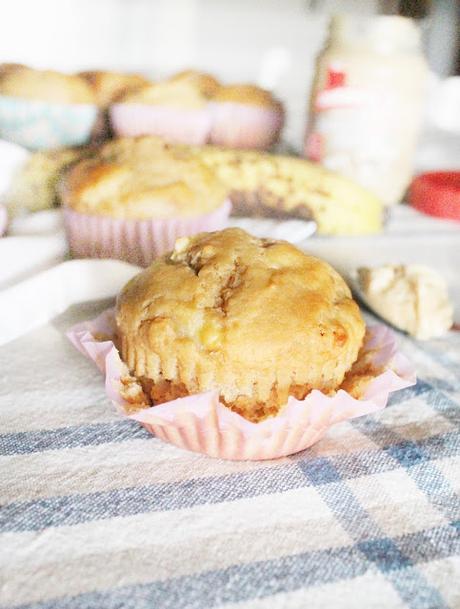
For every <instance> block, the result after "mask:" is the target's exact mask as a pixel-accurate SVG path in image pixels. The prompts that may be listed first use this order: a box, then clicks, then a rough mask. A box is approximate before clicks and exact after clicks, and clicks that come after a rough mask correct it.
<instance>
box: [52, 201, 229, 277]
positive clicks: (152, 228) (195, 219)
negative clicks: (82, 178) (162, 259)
mask: <svg viewBox="0 0 460 609" xmlns="http://www.w3.org/2000/svg"><path fill="white" fill-rule="evenodd" d="M230 210H231V203H230V202H229V201H224V203H223V204H222V205H221V206H220V207H218V208H217V209H215V210H213V211H212V212H209V213H207V214H201V215H199V216H191V217H185V218H165V219H151V220H150V219H148V220H128V219H123V218H121V219H120V218H109V217H108V216H98V215H90V214H82V213H80V212H76V211H74V210H72V209H70V208H64V225H65V229H66V233H67V239H68V241H69V247H70V252H71V253H72V254H73V255H74V256H77V257H79V258H117V259H119V260H125V261H126V262H130V263H131V264H137V265H140V266H147V265H148V264H150V263H151V262H152V260H153V259H154V258H156V257H157V256H159V255H160V254H163V253H164V252H166V251H168V250H170V249H172V248H173V247H174V243H175V241H176V239H177V238H178V237H186V236H188V235H194V234H196V233H199V232H202V231H214V230H220V229H221V228H224V227H225V225H226V222H227V219H228V216H229V214H230Z"/></svg>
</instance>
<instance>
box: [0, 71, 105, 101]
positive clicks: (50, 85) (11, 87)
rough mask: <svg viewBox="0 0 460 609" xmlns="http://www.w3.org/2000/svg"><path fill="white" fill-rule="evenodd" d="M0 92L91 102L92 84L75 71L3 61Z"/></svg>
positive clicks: (30, 96) (35, 98) (27, 96)
mask: <svg viewBox="0 0 460 609" xmlns="http://www.w3.org/2000/svg"><path fill="white" fill-rule="evenodd" d="M0 95H11V96H13V97H23V98H27V99H34V100H39V101H46V102H51V103H53V102H54V103H64V104H91V103H94V94H93V92H92V90H91V87H90V86H89V85H88V83H87V82H86V81H85V80H84V79H83V78H82V77H80V76H77V75H76V74H62V73H61V72H54V71H52V70H34V69H33V68H28V67H26V66H20V65H14V64H13V65H12V64H6V68H4V69H0Z"/></svg>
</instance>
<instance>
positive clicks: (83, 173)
mask: <svg viewBox="0 0 460 609" xmlns="http://www.w3.org/2000/svg"><path fill="white" fill-rule="evenodd" d="M59 190H60V194H61V199H62V203H63V205H64V218H65V224H66V228H67V234H68V238H69V244H70V250H71V253H72V254H74V255H76V256H90V257H109V258H110V257H115V258H120V259H123V260H126V261H128V262H132V263H134V264H141V265H147V264H149V263H150V262H151V261H152V259H153V258H154V257H155V256H157V255H158V254H160V253H162V252H164V251H166V250H167V249H168V248H170V247H172V245H173V244H174V241H175V239H176V238H177V237H179V236H184V235H190V234H193V233H196V232H198V231H200V230H207V229H209V230H213V229H216V228H222V227H223V226H224V224H225V221H226V218H227V216H228V214H229V210H230V203H229V202H228V201H226V189H225V187H224V186H223V185H222V184H221V183H220V181H219V180H218V179H217V178H216V177H215V176H214V173H213V172H212V171H210V170H209V169H208V168H207V167H206V166H205V165H204V164H202V163H200V162H199V161H198V160H196V159H193V158H190V159H180V158H177V157H176V156H175V155H174V154H173V152H172V151H169V150H168V149H167V148H163V149H159V150H158V152H157V154H156V156H155V158H154V159H151V158H144V157H142V156H141V155H139V154H137V155H136V154H131V155H128V157H127V158H124V159H122V158H121V157H120V158H119V159H117V157H116V155H115V154H114V155H110V154H109V153H107V156H106V158H100V159H98V158H93V159H86V160H83V161H81V162H79V163H77V164H76V165H75V166H74V167H72V168H71V169H70V171H69V172H68V173H67V174H66V175H65V176H64V177H63V179H62V181H61V185H60V189H59Z"/></svg>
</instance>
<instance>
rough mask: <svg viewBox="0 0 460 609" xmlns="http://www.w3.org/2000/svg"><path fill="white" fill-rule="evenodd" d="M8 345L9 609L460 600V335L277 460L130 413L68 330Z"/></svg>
mask: <svg viewBox="0 0 460 609" xmlns="http://www.w3.org/2000/svg"><path fill="white" fill-rule="evenodd" d="M88 317H91V314H90V313H89V311H88V310H86V311H83V312H82V313H81V314H80V317H75V314H73V317H72V314H71V313H69V314H67V315H66V316H63V317H62V318H60V319H59V320H57V321H56V322H54V323H53V324H50V325H48V326H45V327H43V328H41V329H39V330H37V331H35V332H33V333H31V334H29V335H28V336H27V337H23V338H21V339H18V340H17V341H15V342H14V343H11V344H10V345H7V346H5V347H3V348H2V349H0V370H1V371H2V374H1V376H0V426H1V427H0V433H1V437H0V454H1V456H0V468H1V478H0V479H1V504H2V509H1V515H0V577H1V592H0V605H1V607H3V608H6V607H21V608H26V607H27V608H30V609H122V608H123V609H206V608H208V607H209V608H210V607H217V608H221V607H222V608H223V607H225V608H226V609H230V608H232V609H233V608H234V609H236V608H238V609H293V608H298V609H307V608H308V609H311V608H313V609H316V608H318V609H323V608H324V609H342V608H358V609H359V608H362V609H373V608H375V609H403V608H404V609H406V608H407V609H409V608H410V609H444V608H451V609H456V608H460V502H459V495H458V491H459V487H460V442H459V420H460V372H459V371H460V334H459V333H456V334H454V333H452V334H451V335H450V336H449V337H447V338H446V339H445V340H438V341H431V342H429V343H426V344H423V343H415V342H414V341H412V340H410V339H408V338H404V337H402V336H401V343H402V346H403V350H404V351H405V352H406V354H407V355H408V356H409V357H410V358H411V359H412V360H413V361H414V363H415V364H416V366H417V369H418V375H419V382H418V384H417V386H416V387H412V388H409V389H406V390H404V391H402V392H400V393H399V394H396V395H395V396H394V398H393V399H392V402H391V404H390V405H389V406H388V407H387V408H386V409H385V410H384V411H382V412H380V413H378V414H377V415H372V416H367V417H363V418H360V419H356V420H354V421H351V422H346V423H343V424H340V425H337V426H336V427H334V428H333V429H331V430H330V432H329V433H328V435H327V436H326V437H325V438H324V439H323V440H321V441H320V442H319V443H318V444H317V445H315V446H314V447H312V448H311V449H309V450H307V451H305V452H303V453H300V454H298V455H294V456H292V457H289V458H283V459H280V460H276V461H270V462H259V463H254V462H252V463H251V462H241V463H234V462H225V461H218V460H213V459H210V458H207V457H205V456H202V455H198V454H194V453H189V452H185V451H182V450H180V449H178V448H175V447H173V446H170V445H167V444H164V443H162V442H161V441H160V440H158V439H156V438H153V437H152V436H150V435H149V434H148V433H147V432H146V431H145V430H144V429H143V428H142V427H140V426H138V425H137V424H136V423H134V422H127V421H126V420H121V419H120V418H118V417H117V415H116V414H114V412H113V410H112V408H111V407H110V405H109V404H108V401H107V399H106V398H105V394H104V389H103V386H102V382H101V377H100V376H99V375H98V373H97V372H96V371H95V370H94V368H93V366H92V365H91V363H90V362H88V361H87V360H85V359H84V358H83V357H82V356H80V355H79V354H78V353H77V352H76V351H75V350H74V349H73V347H72V346H71V345H70V344H69V343H68V341H67V339H66V338H65V337H64V335H63V330H64V329H66V328H68V327H69V326H70V325H72V324H73V323H75V322H76V321H80V320H81V319H85V318H88Z"/></svg>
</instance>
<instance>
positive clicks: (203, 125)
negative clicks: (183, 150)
mask: <svg viewBox="0 0 460 609" xmlns="http://www.w3.org/2000/svg"><path fill="white" fill-rule="evenodd" d="M109 112H110V120H111V123H112V127H113V130H114V132H115V133H116V134H117V135H121V136H128V137H136V136H139V135H158V136H160V137H164V138H165V139H168V140H170V141H174V142H179V143H183V144H190V145H193V146H201V145H203V144H206V142H207V141H208V138H209V133H210V130H211V114H210V113H209V111H208V109H207V107H206V106H205V107H203V108H199V109H183V108H173V107H167V106H157V105H154V104H150V105H148V104H114V105H113V106H111V108H110V111H109Z"/></svg>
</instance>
